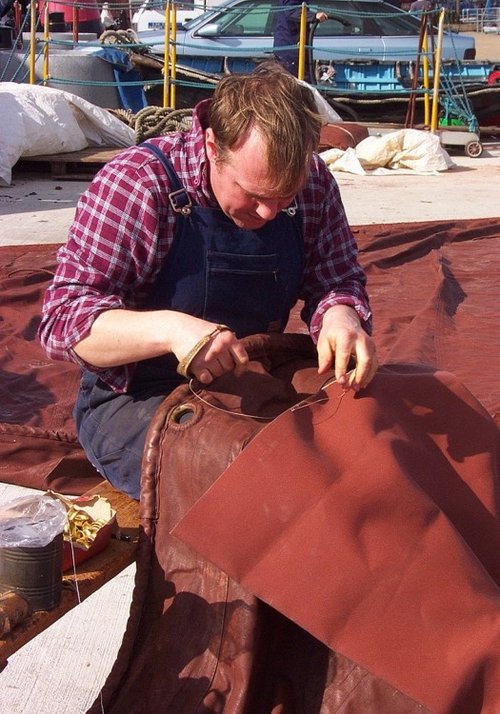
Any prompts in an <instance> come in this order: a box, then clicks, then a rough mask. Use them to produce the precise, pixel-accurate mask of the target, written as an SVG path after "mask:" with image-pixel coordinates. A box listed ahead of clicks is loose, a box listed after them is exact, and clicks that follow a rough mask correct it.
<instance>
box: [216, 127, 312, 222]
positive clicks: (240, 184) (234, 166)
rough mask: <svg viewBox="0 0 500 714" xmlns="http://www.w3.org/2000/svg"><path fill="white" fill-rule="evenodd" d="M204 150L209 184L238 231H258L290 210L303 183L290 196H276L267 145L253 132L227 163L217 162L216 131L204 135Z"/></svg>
mask: <svg viewBox="0 0 500 714" xmlns="http://www.w3.org/2000/svg"><path fill="white" fill-rule="evenodd" d="M205 147H206V153H207V158H208V161H209V165H210V184H211V187H212V191H213V193H214V196H215V198H216V199H217V202H218V203H219V206H220V207H221V209H222V210H223V211H224V213H225V214H226V216H228V217H229V218H231V219H232V220H233V221H234V223H235V224H236V225H237V226H238V227H239V228H248V229H250V230H255V229H257V228H262V226H263V225H264V224H265V223H267V222H268V221H271V220H272V219H273V218H275V217H276V215H277V214H278V212H279V211H281V210H282V209H283V208H287V207H288V206H289V205H290V204H291V203H293V199H294V198H295V196H296V194H297V193H298V191H299V190H300V189H301V188H302V184H300V185H299V186H297V189H296V190H295V191H293V193H290V194H289V195H287V196H281V195H276V192H275V191H273V190H272V189H271V188H270V186H271V183H270V181H269V178H268V175H267V174H268V171H267V161H266V156H265V149H264V143H263V140H262V138H261V136H260V135H259V133H258V132H257V131H255V130H251V131H250V132H249V133H248V134H247V135H246V136H245V137H244V138H243V139H242V141H241V142H239V144H238V145H237V146H236V147H235V148H233V149H232V150H231V151H229V152H228V154H227V157H226V158H225V160H224V162H221V161H217V160H216V159H217V149H216V146H215V141H214V134H213V131H212V130H211V129H210V128H209V129H207V131H206V134H205Z"/></svg>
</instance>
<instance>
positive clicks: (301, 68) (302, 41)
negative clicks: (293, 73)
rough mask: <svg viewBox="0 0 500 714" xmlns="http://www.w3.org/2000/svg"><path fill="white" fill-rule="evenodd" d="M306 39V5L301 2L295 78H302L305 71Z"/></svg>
mask: <svg viewBox="0 0 500 714" xmlns="http://www.w3.org/2000/svg"><path fill="white" fill-rule="evenodd" d="M306 41H307V5H306V3H305V2H303V3H302V9H301V11H300V32H299V65H298V71H297V78H298V79H304V76H305V73H306Z"/></svg>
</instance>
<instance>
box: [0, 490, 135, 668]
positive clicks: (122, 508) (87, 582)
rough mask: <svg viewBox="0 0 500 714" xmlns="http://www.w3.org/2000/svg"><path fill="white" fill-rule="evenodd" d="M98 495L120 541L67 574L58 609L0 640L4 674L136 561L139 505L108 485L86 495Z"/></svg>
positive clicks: (37, 615)
mask: <svg viewBox="0 0 500 714" xmlns="http://www.w3.org/2000/svg"><path fill="white" fill-rule="evenodd" d="M95 494H98V495H100V496H103V497H104V498H107V499H108V500H109V502H110V504H111V506H112V507H113V508H114V509H115V511H116V530H115V536H116V537H114V538H112V539H111V541H110V543H109V545H108V546H107V547H106V548H105V549H104V550H103V551H102V552H101V553H99V554H97V555H95V556H93V557H92V558H90V559H89V560H87V561H85V562H83V563H81V564H80V565H78V566H77V568H76V574H75V573H72V572H69V571H67V572H65V573H64V574H63V593H62V597H61V602H60V604H59V605H58V607H56V608H54V609H53V610H50V611H40V612H35V613H33V614H32V615H31V616H29V617H28V618H26V619H25V620H23V621H22V622H20V623H19V624H18V625H17V626H16V627H14V629H13V630H12V631H11V632H9V633H7V634H5V635H3V636H2V637H0V670H1V669H2V667H3V666H5V664H6V660H7V658H8V657H10V655H12V654H13V653H14V652H16V651H17V650H18V649H19V648H20V647H22V646H23V645H24V644H26V643H27V642H29V641H30V640H31V639H33V637H35V636H36V635H38V634H39V633H40V632H42V631H43V630H45V629H46V628H47V627H49V625H51V624H52V623H54V622H56V620H58V619H59V618H60V617H62V616H63V615H64V614H66V613H67V612H68V611H69V610H71V609H72V608H73V607H75V606H76V605H78V604H79V603H80V602H81V601H83V600H85V599H86V598H87V597H88V596H89V595H91V594H92V593H93V592H95V591H96V590H97V589H98V588H100V587H101V586H102V585H104V584H105V583H106V582H108V581H109V580H111V578H114V577H115V575H118V573H120V572H121V571H122V570H123V569H124V568H126V567H127V566H128V565H130V564H131V563H132V562H133V561H134V559H135V556H136V552H137V543H138V537H139V504H138V502H137V501H134V500H133V499H131V498H129V497H128V496H126V495H125V494H123V493H120V492H119V491H116V490H115V489H114V488H113V487H112V486H111V485H110V484H109V483H107V482H103V483H102V484H99V486H96V487H95V488H93V489H90V490H89V491H87V493H86V494H85V495H95Z"/></svg>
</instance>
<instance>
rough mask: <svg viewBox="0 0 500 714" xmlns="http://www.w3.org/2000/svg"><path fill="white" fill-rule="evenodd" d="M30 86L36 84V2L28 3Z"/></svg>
mask: <svg viewBox="0 0 500 714" xmlns="http://www.w3.org/2000/svg"><path fill="white" fill-rule="evenodd" d="M30 15H31V17H30V20H31V23H30V84H36V75H35V48H36V0H31V2H30Z"/></svg>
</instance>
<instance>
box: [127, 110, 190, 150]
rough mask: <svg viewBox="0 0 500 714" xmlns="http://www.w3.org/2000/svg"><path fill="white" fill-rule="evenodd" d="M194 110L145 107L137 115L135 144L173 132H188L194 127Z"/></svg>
mask: <svg viewBox="0 0 500 714" xmlns="http://www.w3.org/2000/svg"><path fill="white" fill-rule="evenodd" d="M192 115H193V110H192V109H172V108H171V107H144V109H141V110H140V111H139V112H137V114H136V115H135V143H136V144H141V143H142V142H143V141H145V140H146V139H152V138H153V137H156V136H165V134H168V133H170V132H173V131H188V130H189V129H190V128H191V125H192Z"/></svg>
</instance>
